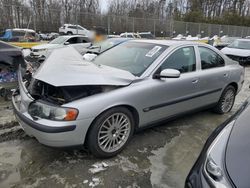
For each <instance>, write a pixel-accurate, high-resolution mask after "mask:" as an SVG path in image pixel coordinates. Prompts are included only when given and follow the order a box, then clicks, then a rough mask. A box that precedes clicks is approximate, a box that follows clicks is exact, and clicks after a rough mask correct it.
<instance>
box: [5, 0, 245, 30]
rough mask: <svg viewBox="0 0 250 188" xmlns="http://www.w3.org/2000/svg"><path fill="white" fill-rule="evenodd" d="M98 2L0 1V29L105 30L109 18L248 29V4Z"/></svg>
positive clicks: (220, 0)
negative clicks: (67, 25) (63, 27)
mask: <svg viewBox="0 0 250 188" xmlns="http://www.w3.org/2000/svg"><path fill="white" fill-rule="evenodd" d="M101 1H103V0H0V29H1V30H2V29H7V28H14V27H18V28H33V29H36V30H37V31H42V32H49V31H58V28H59V27H60V26H61V25H62V24H63V23H72V24H80V25H83V26H85V27H87V28H89V29H91V27H92V26H104V27H108V24H109V21H110V20H109V19H110V16H112V19H113V18H116V17H117V18H121V19H122V18H128V17H136V18H144V19H157V20H163V21H164V20H169V19H174V20H177V21H186V22H204V23H216V24H227V25H242V26H250V0H209V1H208V0H106V1H107V4H108V5H107V7H102V3H101ZM103 10H104V11H103ZM128 21H129V22H130V21H131V20H128ZM113 22H114V20H113ZM145 24H146V22H145ZM113 27H115V25H114V26H113ZM117 27H118V26H117Z"/></svg>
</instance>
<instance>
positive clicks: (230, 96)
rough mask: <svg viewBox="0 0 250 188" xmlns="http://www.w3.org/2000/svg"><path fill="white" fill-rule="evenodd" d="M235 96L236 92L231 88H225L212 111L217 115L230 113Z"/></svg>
mask: <svg viewBox="0 0 250 188" xmlns="http://www.w3.org/2000/svg"><path fill="white" fill-rule="evenodd" d="M235 96H236V90H235V88H234V87H233V86H231V85H230V86H227V87H226V89H225V90H224V91H223V92H222V95H221V98H220V100H219V102H218V103H217V105H216V106H215V108H214V111H215V112H216V113H219V114H225V113H228V112H230V111H231V109H232V107H233V105H234V101H235Z"/></svg>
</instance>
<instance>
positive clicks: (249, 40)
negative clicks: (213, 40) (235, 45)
mask: <svg viewBox="0 0 250 188" xmlns="http://www.w3.org/2000/svg"><path fill="white" fill-rule="evenodd" d="M236 40H239V41H248V42H250V39H236Z"/></svg>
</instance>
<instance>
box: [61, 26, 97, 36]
mask: <svg viewBox="0 0 250 188" xmlns="http://www.w3.org/2000/svg"><path fill="white" fill-rule="evenodd" d="M59 33H60V34H62V35H85V36H87V37H89V38H91V39H93V38H94V33H93V32H91V31H89V30H87V29H86V28H84V27H82V26H80V25H72V24H64V25H63V26H62V27H60V28H59Z"/></svg>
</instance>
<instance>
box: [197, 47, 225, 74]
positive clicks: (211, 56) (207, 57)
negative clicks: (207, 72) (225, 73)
mask: <svg viewBox="0 0 250 188" xmlns="http://www.w3.org/2000/svg"><path fill="white" fill-rule="evenodd" d="M199 52H200V58H201V68H202V69H203V70H204V69H210V68H215V67H223V66H224V65H225V61H224V59H223V58H222V57H221V56H220V55H219V54H217V53H216V52H215V51H213V50H211V49H209V48H206V47H201V46H199Z"/></svg>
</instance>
